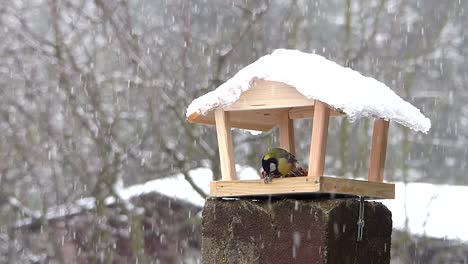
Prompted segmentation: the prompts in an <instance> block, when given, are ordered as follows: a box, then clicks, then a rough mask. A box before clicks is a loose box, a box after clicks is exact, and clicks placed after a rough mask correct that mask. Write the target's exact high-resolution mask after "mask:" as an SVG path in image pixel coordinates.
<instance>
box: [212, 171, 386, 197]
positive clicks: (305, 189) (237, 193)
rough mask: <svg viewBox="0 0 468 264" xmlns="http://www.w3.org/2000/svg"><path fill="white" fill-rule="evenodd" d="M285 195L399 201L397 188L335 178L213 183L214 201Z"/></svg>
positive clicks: (382, 184) (291, 178) (381, 183)
mask: <svg viewBox="0 0 468 264" xmlns="http://www.w3.org/2000/svg"><path fill="white" fill-rule="evenodd" d="M284 194H339V195H349V196H364V197H367V198H372V199H395V185H394V184H391V183H383V182H370V181H363V180H354V179H344V178H337V177H331V176H320V177H311V176H304V177H288V178H274V179H273V181H272V182H269V183H264V182H263V180H232V181H213V182H211V184H210V196H212V197H242V196H264V195H284Z"/></svg>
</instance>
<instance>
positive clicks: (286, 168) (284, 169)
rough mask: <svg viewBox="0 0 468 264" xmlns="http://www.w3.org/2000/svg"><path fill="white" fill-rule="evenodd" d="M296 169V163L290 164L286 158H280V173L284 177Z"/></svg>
mask: <svg viewBox="0 0 468 264" xmlns="http://www.w3.org/2000/svg"><path fill="white" fill-rule="evenodd" d="M295 168H296V165H295V164H294V163H291V162H289V161H288V160H287V159H285V158H280V159H279V160H278V171H279V172H280V173H281V175H283V176H285V175H287V174H288V173H289V172H290V171H291V170H293V169H295Z"/></svg>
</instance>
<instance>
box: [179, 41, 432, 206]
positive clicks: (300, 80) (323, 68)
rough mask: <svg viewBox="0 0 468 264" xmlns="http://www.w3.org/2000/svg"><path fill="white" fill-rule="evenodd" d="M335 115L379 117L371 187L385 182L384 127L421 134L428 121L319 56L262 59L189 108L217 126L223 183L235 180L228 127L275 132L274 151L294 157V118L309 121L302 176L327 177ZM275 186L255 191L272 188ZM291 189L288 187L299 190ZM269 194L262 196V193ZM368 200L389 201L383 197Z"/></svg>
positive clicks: (371, 82)
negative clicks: (305, 170)
mask: <svg viewBox="0 0 468 264" xmlns="http://www.w3.org/2000/svg"><path fill="white" fill-rule="evenodd" d="M339 115H346V116H347V117H348V118H350V119H351V120H355V119H357V118H360V117H376V118H377V119H376V122H375V125H374V135H373V140H372V149H371V162H370V169H369V181H373V182H381V181H383V168H384V162H385V152H386V141H387V133H388V121H390V120H391V121H396V122H398V123H400V124H402V125H404V126H407V127H409V128H411V129H413V130H416V131H421V132H424V133H427V131H428V130H429V129H430V126H431V122H430V120H429V119H428V118H426V117H425V116H424V115H423V114H422V113H421V112H420V111H419V109H417V108H416V107H414V106H413V105H411V104H410V103H408V102H406V101H404V100H403V99H402V98H400V97H399V96H398V95H397V94H395V93H394V92H393V91H392V90H391V89H390V88H388V87H387V86H386V85H385V84H383V83H381V82H379V81H377V80H375V79H373V78H369V77H365V76H362V75H361V74H360V73H359V72H357V71H354V70H352V69H350V68H345V67H342V66H340V65H338V64H336V63H334V62H332V61H329V60H327V59H325V58H324V57H322V56H319V55H316V54H310V53H303V52H300V51H297V50H284V49H280V50H276V51H274V52H273V53H272V54H270V55H266V56H263V57H261V58H260V59H258V60H257V61H256V62H254V63H252V64H250V65H248V66H247V67H245V68H243V69H242V70H240V71H239V72H238V73H237V74H236V75H235V76H234V77H232V78H231V79H229V80H228V81H227V82H225V83H224V84H222V85H221V86H219V87H218V88H217V89H216V90H214V91H212V92H209V93H207V94H205V95H203V96H201V97H199V98H197V99H195V100H194V101H193V102H192V104H191V105H190V106H189V107H188V108H187V119H188V120H189V121H190V122H193V123H202V124H211V125H215V124H216V127H217V132H218V145H219V148H220V159H221V168H222V176H223V180H230V181H233V180H235V179H236V177H235V169H234V164H235V163H234V160H233V154H232V152H233V150H232V139H231V131H230V130H231V128H242V129H251V130H259V131H268V130H270V129H272V128H274V127H279V129H280V146H281V147H283V148H285V149H287V150H289V151H291V152H293V153H294V129H293V125H292V120H294V119H298V118H313V120H314V122H313V131H312V142H311V152H310V159H309V175H308V176H311V177H321V178H323V179H325V178H324V177H322V176H323V170H324V160H325V150H326V142H327V133H328V132H327V131H328V117H329V116H339ZM281 180H287V179H281ZM340 180H344V179H340ZM290 181H296V182H297V181H300V179H294V180H290ZM274 182H281V181H274ZM274 182H273V183H274ZM322 183H323V182H322ZM381 184H383V183H381ZM273 185H275V184H268V185H260V187H258V186H257V187H255V188H256V190H258V188H267V189H271V188H272V186H273ZM335 185H336V184H335ZM261 186H268V187H261ZM392 186H393V185H392ZM212 187H213V186H212ZM296 187H297V186H296ZM296 187H294V188H293V189H295V190H298V188H296ZM348 189H349V188H348ZM358 189H359V188H358ZM364 189H365V188H364ZM359 190H362V188H361V189H359ZM317 191H324V189H323V188H322V189H321V188H319V189H318V190H317ZM327 192H328V191H327ZM360 192H361V191H359V192H358V193H360ZM232 193H233V194H234V193H237V194H239V192H232ZM241 193H242V192H241ZM260 193H261V191H260ZM272 193H274V192H271V191H265V194H272ZM358 193H353V194H356V195H358ZM250 194H251V193H250ZM393 195H394V191H393ZM373 196H374V197H381V198H389V197H388V195H387V196H383V195H380V196H379V195H373ZM390 196H391V195H390Z"/></svg>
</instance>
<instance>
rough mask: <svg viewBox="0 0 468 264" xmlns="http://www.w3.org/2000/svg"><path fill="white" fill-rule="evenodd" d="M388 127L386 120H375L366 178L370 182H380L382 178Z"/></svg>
mask: <svg viewBox="0 0 468 264" xmlns="http://www.w3.org/2000/svg"><path fill="white" fill-rule="evenodd" d="M388 128H389V122H388V121H386V120H384V119H382V118H379V119H377V120H375V122H374V131H373V134H372V147H371V155H370V164H369V176H368V180H369V181H372V182H382V181H383V180H384V170H385V158H386V155H387V140H388Z"/></svg>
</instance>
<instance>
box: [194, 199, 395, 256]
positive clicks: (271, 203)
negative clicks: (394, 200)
mask: <svg viewBox="0 0 468 264" xmlns="http://www.w3.org/2000/svg"><path fill="white" fill-rule="evenodd" d="M358 210H359V201H358V200H356V199H278V200H253V199H238V200H232V199H231V200H223V199H208V200H207V202H206V203H205V208H204V210H203V224H202V226H203V227H202V261H203V263H206V264H208V263H210V264H211V263H249V264H250V263H340V264H346V263H390V246H391V233H392V220H391V212H390V211H389V210H388V209H387V208H386V207H385V206H384V205H382V204H381V203H377V202H366V204H365V215H364V219H365V227H364V235H363V241H361V242H356V236H357V220H358Z"/></svg>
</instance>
